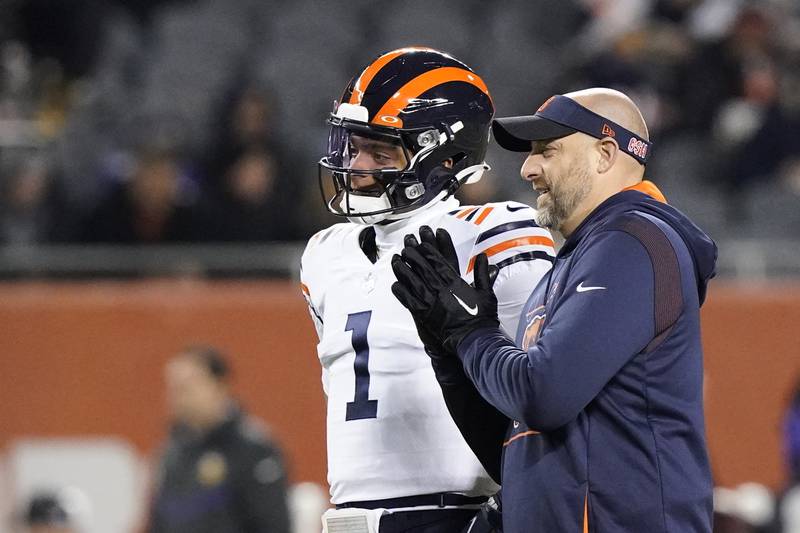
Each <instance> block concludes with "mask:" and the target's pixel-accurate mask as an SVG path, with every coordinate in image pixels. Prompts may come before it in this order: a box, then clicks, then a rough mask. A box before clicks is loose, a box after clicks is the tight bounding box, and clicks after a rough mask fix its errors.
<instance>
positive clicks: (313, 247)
mask: <svg viewBox="0 0 800 533" xmlns="http://www.w3.org/2000/svg"><path fill="white" fill-rule="evenodd" d="M321 233H322V232H319V233H317V234H316V235H314V236H313V237H311V239H310V240H309V241H308V244H307V245H306V249H305V251H304V252H303V256H302V258H301V259H300V291H301V292H302V294H303V298H305V300H306V304H307V305H308V313H309V315H311V321H312V322H313V324H314V329H315V330H316V331H317V339H318V340H322V331H323V326H324V323H323V321H322V315H321V314H320V313H319V305H318V304H315V302H314V299H313V298H312V294H311V290H312V289H311V287H312V286H314V283H313V282H312V279H313V272H314V271H315V270H316V262H317V256H318V251H317V243H318V240H319V238H320V234H321Z"/></svg>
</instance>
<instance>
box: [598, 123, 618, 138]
mask: <svg viewBox="0 0 800 533" xmlns="http://www.w3.org/2000/svg"><path fill="white" fill-rule="evenodd" d="M601 134H602V135H604V136H607V137H614V136H615V135H616V133H614V130H612V129H611V126H609V125H608V124H603V131H602V132H601Z"/></svg>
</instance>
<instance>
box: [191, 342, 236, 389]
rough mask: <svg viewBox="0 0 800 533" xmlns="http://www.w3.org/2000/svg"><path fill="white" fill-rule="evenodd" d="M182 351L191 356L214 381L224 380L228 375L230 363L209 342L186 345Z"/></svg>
mask: <svg viewBox="0 0 800 533" xmlns="http://www.w3.org/2000/svg"><path fill="white" fill-rule="evenodd" d="M183 353H184V354H186V355H189V356H191V357H193V358H194V359H195V360H196V361H197V362H198V363H200V365H201V366H202V367H203V368H205V369H206V371H207V372H208V373H209V375H211V377H213V378H214V379H215V380H216V381H220V382H222V381H226V380H227V378H228V376H229V375H230V364H229V363H228V360H227V358H226V357H225V355H224V354H223V353H222V352H221V351H220V350H219V349H218V348H216V347H215V346H211V345H210V344H194V345H191V346H187V347H186V348H185V349H184V350H183Z"/></svg>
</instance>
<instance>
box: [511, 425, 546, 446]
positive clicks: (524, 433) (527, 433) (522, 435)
mask: <svg viewBox="0 0 800 533" xmlns="http://www.w3.org/2000/svg"><path fill="white" fill-rule="evenodd" d="M529 435H540V433H539V432H538V431H534V430H532V429H531V430H529V431H524V432H522V433H517V434H516V435H514V436H513V437H511V438H510V439H508V440H507V441H505V442H504V443H503V446H508V445H509V444H511V443H512V442H514V441H515V440H517V439H519V438H522V437H527V436H529Z"/></svg>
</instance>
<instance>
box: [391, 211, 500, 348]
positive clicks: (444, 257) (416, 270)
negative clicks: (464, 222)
mask: <svg viewBox="0 0 800 533" xmlns="http://www.w3.org/2000/svg"><path fill="white" fill-rule="evenodd" d="M420 238H421V239H422V241H423V242H422V244H418V243H417V242H416V238H415V237H414V236H413V235H410V236H407V237H406V246H405V248H403V251H402V254H401V255H399V256H398V255H395V256H394V257H392V270H394V273H395V276H396V277H397V282H396V283H394V284H393V285H392V292H393V293H394V295H395V296H396V297H397V299H398V300H400V303H402V304H403V305H404V306H405V307H406V308H407V309H408V310H409V311H410V312H411V315H412V316H413V317H414V322H415V323H416V324H417V329H418V331H419V334H420V339H422V341H423V343H424V344H425V346H426V348H428V349H429V350H430V351H434V352H435V351H437V349H439V348H440V347H441V348H444V351H445V352H446V353H447V354H455V353H456V349H457V348H458V344H459V343H460V342H461V340H462V339H463V338H464V337H466V336H467V334H468V333H470V332H471V331H474V330H476V329H478V328H482V327H498V326H499V325H500V323H499V320H498V319H497V298H496V297H495V295H494V291H492V283H493V279H492V278H493V277H494V276H496V269H494V272H491V271H490V267H489V260H488V259H487V257H486V254H479V255H478V256H477V257H476V258H475V283H474V284H473V285H470V284H468V283H467V282H466V281H464V280H463V279H461V275H460V274H459V271H458V257H457V255H456V252H455V247H454V246H453V241H452V239H451V238H450V235H449V234H448V233H447V232H446V231H445V230H443V229H439V230H437V231H436V235H435V237H434V236H433V231H432V230H431V229H430V228H429V227H428V226H423V227H422V228H420ZM493 274H494V276H493Z"/></svg>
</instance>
